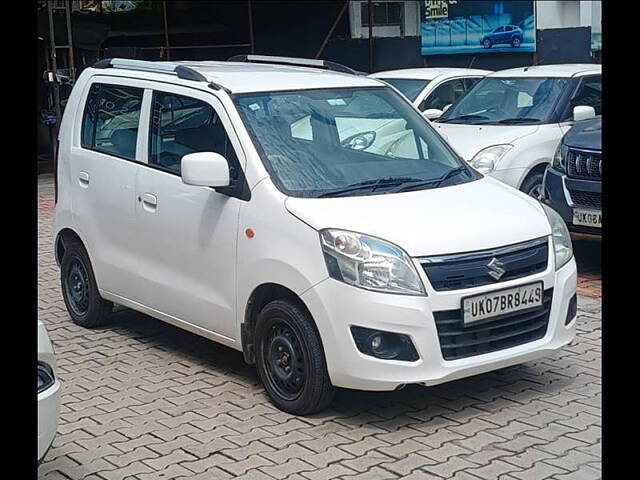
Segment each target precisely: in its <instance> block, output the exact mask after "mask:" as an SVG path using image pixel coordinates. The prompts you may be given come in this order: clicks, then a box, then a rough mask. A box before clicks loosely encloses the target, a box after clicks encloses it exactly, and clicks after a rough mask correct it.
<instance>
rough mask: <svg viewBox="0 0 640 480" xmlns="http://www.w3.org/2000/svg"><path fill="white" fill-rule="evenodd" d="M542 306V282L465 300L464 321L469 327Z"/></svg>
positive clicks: (463, 305) (463, 307)
mask: <svg viewBox="0 0 640 480" xmlns="http://www.w3.org/2000/svg"><path fill="white" fill-rule="evenodd" d="M540 306H542V282H536V283H531V284H529V285H522V286H520V287H513V288H507V289H505V290H498V291H496V292H491V293H483V294H482V295H475V296H473V297H467V298H463V299H462V311H463V321H464V324H465V325H467V324H469V323H473V322H477V321H479V320H486V319H487V318H492V317H498V316H501V315H506V314H508V313H513V312H519V311H521V310H528V309H530V308H535V307H540Z"/></svg>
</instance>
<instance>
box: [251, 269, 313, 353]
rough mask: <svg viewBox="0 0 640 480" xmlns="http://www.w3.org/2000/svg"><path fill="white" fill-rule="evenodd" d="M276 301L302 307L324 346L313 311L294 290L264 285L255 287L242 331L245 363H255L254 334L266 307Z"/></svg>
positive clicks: (270, 284)
mask: <svg viewBox="0 0 640 480" xmlns="http://www.w3.org/2000/svg"><path fill="white" fill-rule="evenodd" d="M274 300H288V301H291V302H293V303H296V304H297V305H298V306H300V307H301V308H302V309H303V310H304V311H305V312H306V313H307V314H308V315H309V318H311V321H312V323H313V326H314V328H315V330H316V333H318V338H320V343H321V344H322V338H321V337H320V332H319V331H318V327H317V325H316V324H315V320H314V318H313V315H311V311H310V310H309V308H308V307H307V305H306V304H305V303H304V301H303V300H302V298H300V296H299V295H298V294H297V293H295V292H294V291H293V290H291V289H290V288H288V287H286V286H284V285H282V284H280V283H273V282H267V283H262V284H261V285H258V286H257V287H255V288H254V289H253V291H252V292H251V295H249V299H248V300H247V303H246V307H245V311H244V318H243V321H242V324H241V329H240V340H241V344H242V353H243V355H244V359H245V361H246V362H247V363H249V364H254V363H255V350H254V332H255V328H256V324H257V319H258V315H259V313H260V311H261V310H262V309H263V308H264V306H265V305H267V304H268V303H269V302H272V301H274ZM323 350H324V347H323Z"/></svg>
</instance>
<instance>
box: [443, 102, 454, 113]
mask: <svg viewBox="0 0 640 480" xmlns="http://www.w3.org/2000/svg"><path fill="white" fill-rule="evenodd" d="M451 105H453V104H452V103H448V104H447V105H445V106H444V108H443V109H442V113H444V112H446V111H447V110H449V107H450V106H451Z"/></svg>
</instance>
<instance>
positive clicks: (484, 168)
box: [471, 143, 513, 173]
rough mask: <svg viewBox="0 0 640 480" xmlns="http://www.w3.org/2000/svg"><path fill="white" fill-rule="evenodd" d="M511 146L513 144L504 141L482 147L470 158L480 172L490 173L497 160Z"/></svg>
mask: <svg viewBox="0 0 640 480" xmlns="http://www.w3.org/2000/svg"><path fill="white" fill-rule="evenodd" d="M512 148H513V145H510V144H508V143H505V144H503V145H492V146H491V147H487V148H483V149H482V150H480V151H479V152H478V153H476V154H475V155H474V157H473V158H472V159H471V165H473V166H474V167H475V168H476V169H477V170H478V171H479V172H480V173H490V172H492V171H493V170H494V169H495V168H496V165H497V164H498V161H499V160H500V159H501V158H502V157H503V156H504V154H505V153H507V152H508V151H509V150H511V149H512Z"/></svg>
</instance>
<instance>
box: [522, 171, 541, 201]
mask: <svg viewBox="0 0 640 480" xmlns="http://www.w3.org/2000/svg"><path fill="white" fill-rule="evenodd" d="M543 177H544V174H542V173H535V174H533V175H530V176H529V177H527V179H526V180H525V181H524V183H523V184H522V187H521V188H520V190H522V191H523V192H524V193H526V194H527V195H530V196H532V197H533V198H535V199H536V200H542V199H543V197H544V195H543V192H544V185H543V183H542V179H543Z"/></svg>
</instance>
